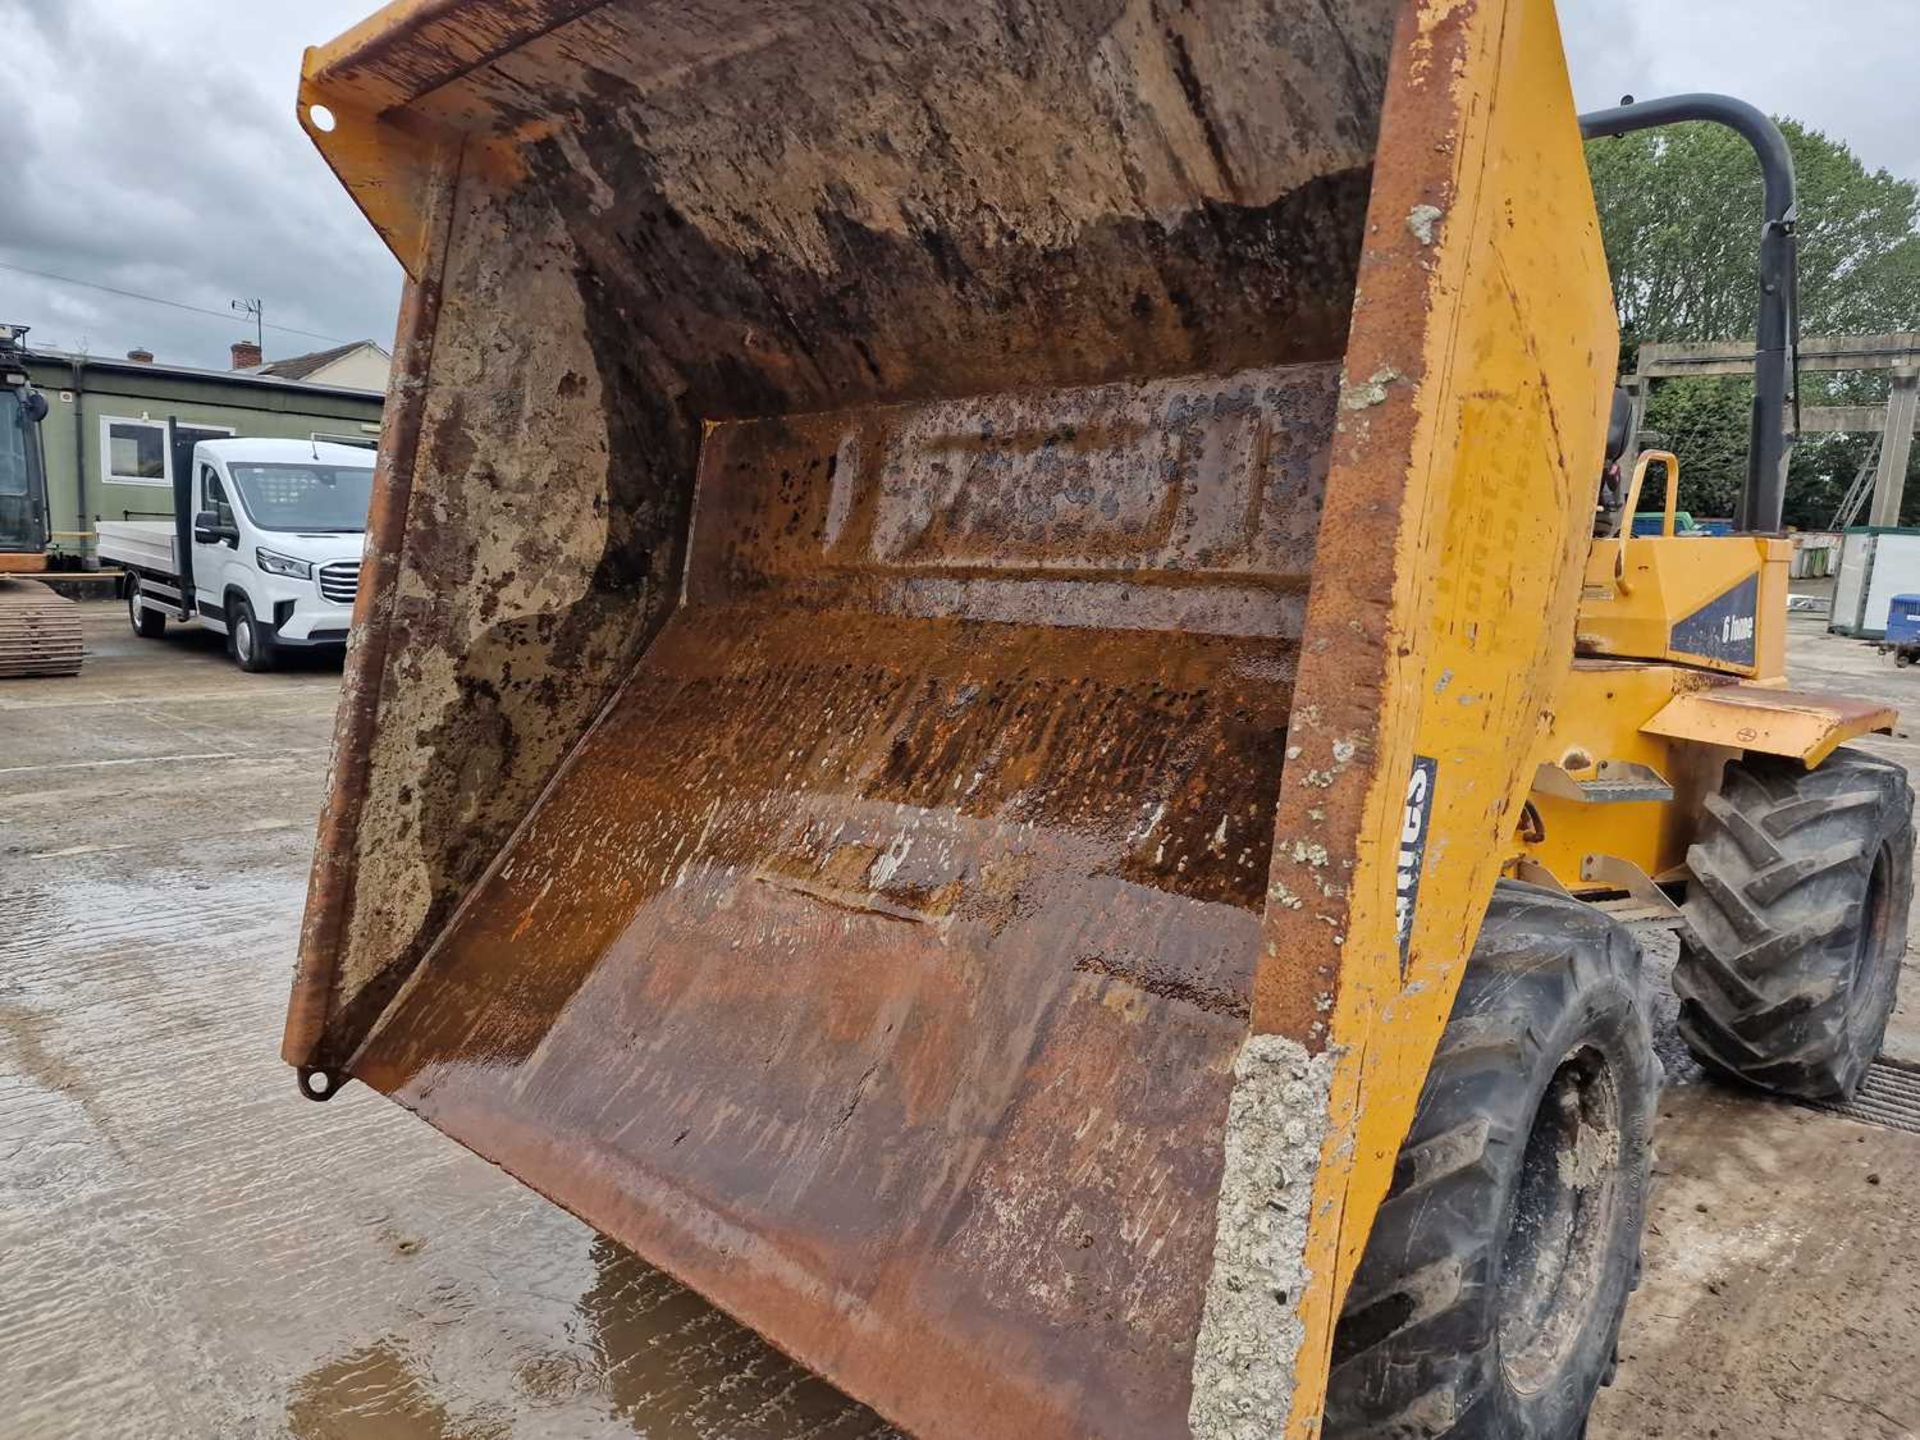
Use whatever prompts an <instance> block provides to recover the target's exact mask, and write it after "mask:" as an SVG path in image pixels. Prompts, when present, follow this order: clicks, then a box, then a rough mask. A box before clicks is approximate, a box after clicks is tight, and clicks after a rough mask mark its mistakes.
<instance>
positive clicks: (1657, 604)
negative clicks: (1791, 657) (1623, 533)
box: [1577, 535, 1793, 681]
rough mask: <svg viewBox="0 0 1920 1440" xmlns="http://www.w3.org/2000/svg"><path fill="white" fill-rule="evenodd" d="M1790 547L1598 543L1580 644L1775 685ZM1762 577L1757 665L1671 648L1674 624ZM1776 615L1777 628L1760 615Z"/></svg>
mask: <svg viewBox="0 0 1920 1440" xmlns="http://www.w3.org/2000/svg"><path fill="white" fill-rule="evenodd" d="M1792 556H1793V547H1792V545H1791V544H1790V543H1789V542H1787V541H1785V540H1779V539H1775V538H1772V537H1770V536H1765V535H1728V536H1675V537H1664V536H1659V535H1642V536H1634V537H1632V538H1629V539H1626V540H1624V541H1618V540H1604V541H1598V542H1596V543H1595V545H1594V547H1593V553H1592V555H1591V557H1590V558H1589V560H1588V562H1587V584H1586V593H1585V596H1584V598H1583V600H1582V602H1581V605H1580V629H1579V635H1578V640H1577V644H1578V647H1579V651H1580V653H1581V654H1583V655H1613V656H1629V657H1635V658H1648V659H1670V660H1674V661H1676V662H1679V663H1682V664H1687V665H1694V666H1698V667H1700V668H1702V669H1706V670H1717V671H1722V672H1724V673H1726V674H1729V675H1739V676H1746V677H1752V678H1756V679H1761V680H1773V681H1779V680H1781V679H1784V677H1785V674H1786V659H1787V654H1786V626H1785V624H1784V619H1785V615H1786V605H1787V566H1788V562H1789V561H1790V560H1791V559H1792ZM1750 576H1757V577H1758V580H1759V598H1758V604H1757V607H1756V611H1755V617H1756V624H1755V628H1754V641H1755V649H1756V654H1755V663H1753V664H1752V665H1745V664H1740V663H1738V662H1734V661H1728V660H1723V659H1719V658H1716V657H1714V656H1711V655H1702V654H1698V653H1694V652H1689V651H1685V650H1681V649H1679V648H1676V647H1675V645H1673V644H1672V643H1671V640H1670V637H1671V635H1672V631H1673V627H1674V625H1675V624H1676V623H1677V622H1678V621H1680V620H1682V619H1684V618H1685V617H1686V616H1688V615H1690V614H1692V613H1694V612H1695V611H1697V610H1700V609H1702V608H1704V607H1706V606H1708V605H1710V604H1712V603H1713V601H1714V600H1716V599H1718V598H1719V597H1721V596H1723V595H1725V594H1727V593H1728V592H1729V591H1731V590H1734V589H1735V588H1736V587H1738V586H1739V585H1740V584H1741V583H1742V582H1744V581H1745V580H1747V579H1748V578H1749V577H1750ZM1766 615H1774V616H1777V617H1779V618H1778V620H1776V621H1775V622H1774V623H1771V624H1769V623H1766V622H1764V621H1760V620H1759V617H1760V616H1766Z"/></svg>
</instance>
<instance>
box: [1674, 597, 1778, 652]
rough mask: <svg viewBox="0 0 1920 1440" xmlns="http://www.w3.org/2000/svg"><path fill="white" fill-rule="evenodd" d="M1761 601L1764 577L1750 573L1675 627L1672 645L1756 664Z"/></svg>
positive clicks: (1676, 648) (1682, 649) (1680, 650)
mask: <svg viewBox="0 0 1920 1440" xmlns="http://www.w3.org/2000/svg"><path fill="white" fill-rule="evenodd" d="M1759 604H1760V577H1759V576H1757V575H1749V576H1748V577H1747V578H1746V579H1744V580H1742V581H1741V582H1740V583H1739V584H1738V585H1736V586H1734V587H1733V588H1732V589H1731V590H1729V591H1727V592H1726V593H1725V594H1724V595H1718V596H1715V597H1714V598H1713V599H1712V600H1709V601H1708V602H1707V603H1706V604H1705V605H1702V606H1701V607H1700V608H1699V609H1698V610H1696V611H1694V612H1693V613H1692V614H1691V615H1689V616H1687V617H1686V618H1685V619H1684V620H1681V621H1680V622H1679V623H1678V624H1676V625H1675V626H1674V627H1673V631H1672V633H1671V635H1670V636H1669V637H1668V641H1667V644H1668V646H1669V647H1670V648H1671V649H1673V650H1676V651H1678V652H1679V653H1681V654H1683V655H1699V656H1701V657H1703V658H1704V659H1708V660H1718V661H1721V662H1722V663H1724V664H1730V665H1751V664H1753V663H1754V648H1753V617H1754V612H1755V611H1756V610H1757V609H1758V608H1759Z"/></svg>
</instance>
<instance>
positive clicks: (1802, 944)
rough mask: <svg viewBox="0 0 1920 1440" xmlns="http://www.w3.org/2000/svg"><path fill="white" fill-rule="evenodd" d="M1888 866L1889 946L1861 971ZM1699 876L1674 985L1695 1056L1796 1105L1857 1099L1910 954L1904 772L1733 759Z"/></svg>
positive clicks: (1715, 800)
mask: <svg viewBox="0 0 1920 1440" xmlns="http://www.w3.org/2000/svg"><path fill="white" fill-rule="evenodd" d="M1882 857H1884V860H1885V866H1886V868H1885V870H1884V871H1883V875H1884V879H1883V881H1882V884H1883V885H1884V887H1885V891H1886V906H1887V908H1886V910H1885V912H1884V916H1883V919H1882V921H1881V924H1882V925H1883V935H1884V937H1885V938H1884V939H1883V940H1882V941H1881V942H1880V943H1878V945H1877V946H1876V948H1875V949H1874V952H1873V953H1871V954H1869V955H1867V956H1866V957H1865V959H1864V961H1862V959H1861V951H1860V950H1859V948H1858V947H1859V945H1860V944H1861V935H1860V927H1861V926H1862V925H1863V924H1867V923H1870V921H1869V920H1868V918H1867V917H1866V916H1865V909H1866V902H1867V900H1868V898H1869V896H1868V892H1869V888H1870V882H1871V879H1872V876H1873V873H1874V867H1875V863H1876V861H1877V860H1880V859H1881V858H1882ZM1687 865H1688V869H1689V870H1690V871H1691V872H1692V876H1693V882H1694V883H1692V884H1691V885H1689V886H1688V893H1687V901H1686V905H1685V906H1684V907H1683V911H1682V915H1683V924H1682V928H1681V933H1680V960H1679V964H1678V965H1677V966H1676V967H1675V970H1674V976H1673V988H1674V992H1675V994H1676V995H1678V997H1679V999H1680V1033H1681V1035H1682V1036H1683V1037H1684V1038H1685V1039H1686V1042H1687V1045H1688V1048H1689V1049H1691V1050H1692V1051H1693V1053H1694V1054H1695V1056H1697V1057H1698V1058H1699V1060H1700V1061H1701V1063H1702V1064H1703V1065H1705V1066H1706V1067H1707V1068H1708V1069H1709V1070H1712V1071H1715V1072H1717V1073H1719V1074H1721V1075H1724V1076H1727V1077H1729V1078H1733V1079H1737V1080H1742V1081H1745V1082H1747V1083H1749V1084H1753V1085H1757V1086H1760V1087H1762V1088H1764V1089H1769V1090H1774V1091H1778V1092H1780V1093H1782V1094H1785V1095H1790V1096H1794V1097H1796V1098H1800V1099H1809V1100H1817V1099H1828V1098H1833V1097H1836V1096H1843V1095H1848V1094H1851V1093H1852V1091H1853V1090H1854V1088H1855V1087H1856V1086H1857V1085H1858V1084H1859V1082H1860V1079H1861V1077H1862V1076H1863V1075H1864V1074H1865V1073H1866V1069H1867V1066H1868V1065H1869V1064H1870V1063H1872V1060H1873V1057H1874V1056H1875V1055H1876V1054H1878V1053H1879V1050H1880V1044H1881V1041H1882V1040H1883V1038H1884V1037H1885V1034H1886V1026H1887V1018H1888V1016H1889V1015H1890V1014H1891V1013H1892V1009H1893V1001H1894V996H1895V989H1896V987H1897V985H1898V982H1899V971H1900V959H1901V954H1902V952H1903V951H1904V949H1905V936H1906V930H1907V910H1908V905H1909V902H1910V894H1911V890H1912V874H1913V790H1912V786H1911V784H1910V783H1909V781H1908V779H1907V773H1906V771H1905V770H1904V769H1903V768H1902V767H1901V766H1899V765H1898V764H1895V763H1894V762H1892V761H1890V760H1884V759H1881V758H1880V757H1878V756H1875V755H1869V754H1867V753H1866V752H1865V751H1861V750H1854V749H1841V750H1837V751H1835V752H1834V753H1833V755H1832V756H1831V757H1829V758H1828V759H1827V761H1826V762H1825V763H1824V764H1822V765H1820V766H1818V767H1817V768H1815V769H1813V770H1807V769H1806V768H1804V767H1803V766H1802V765H1801V764H1800V763H1799V762H1798V761H1795V760H1787V759H1781V758H1778V757H1774V756H1761V755H1755V756H1749V757H1747V758H1746V759H1744V760H1737V761H1734V762H1732V763H1730V764H1729V765H1728V766H1727V769H1726V776H1725V779H1724V780H1723V782H1722V785H1721V790H1720V793H1719V794H1717V795H1713V796H1710V797H1709V798H1708V800H1707V802H1706V806H1705V811H1704V814H1703V816H1702V821H1701V830H1700V835H1699V838H1698V839H1697V841H1696V842H1695V843H1694V844H1693V845H1692V846H1691V847H1690V848H1689V849H1688V852H1687ZM1868 943H1869V944H1870V945H1871V944H1873V943H1874V942H1872V941H1871V940H1870V941H1869V942H1868ZM1862 964H1864V965H1865V966H1866V967H1867V970H1866V974H1865V975H1864V977H1863V978H1862V980H1861V981H1860V983H1859V984H1856V977H1855V971H1856V968H1858V967H1859V966H1860V965H1862ZM1863 986H1864V989H1863V988H1862V987H1863Z"/></svg>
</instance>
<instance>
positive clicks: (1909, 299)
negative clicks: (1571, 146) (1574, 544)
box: [1587, 120, 1920, 526]
mask: <svg viewBox="0 0 1920 1440" xmlns="http://www.w3.org/2000/svg"><path fill="white" fill-rule="evenodd" d="M1779 123H1780V128H1781V130H1782V131H1783V132H1784V133H1785V135H1786V137H1787V144H1788V146H1789V148H1791V150H1792V151H1793V157H1794V165H1795V169H1796V171H1797V172H1798V176H1799V182H1800V324H1801V333H1802V334H1804V335H1846V334H1862V333H1872V332H1878V331H1887V330H1916V329H1920V185H1916V184H1914V183H1913V182H1912V181H1908V180H1902V179H1900V178H1898V177H1897V176H1894V175H1891V174H1889V173H1888V172H1887V171H1885V170H1877V171H1875V170H1869V169H1867V167H1866V166H1865V165H1864V164H1862V163H1861V161H1860V159H1859V157H1858V156H1856V155H1855V154H1854V153H1853V152H1852V150H1850V149H1849V148H1848V147H1847V146H1846V145H1845V144H1844V143H1843V142H1841V141H1838V140H1835V139H1832V138H1830V137H1829V136H1826V135H1823V134H1821V133H1820V132H1819V131H1817V130H1811V129H1808V128H1807V127H1805V126H1803V125H1800V124H1798V123H1796V122H1794V121H1792V120H1781V121H1780V122H1779ZM1587 161H1588V166H1589V169H1590V170H1591V173H1592V176H1593V187H1594V195H1595V198H1596V199H1597V201H1598V202H1599V207H1600V224H1601V233H1602V236H1603V238H1604V240H1605V243H1606V248H1607V261H1608V264H1609V266H1610V267H1611V269H1612V272H1613V280H1614V296H1615V300H1616V302H1617V304H1618V307H1619V312H1620V362H1621V370H1622V373H1623V374H1624V373H1627V372H1630V371H1631V370H1632V368H1633V364H1634V360H1635V357H1636V356H1637V354H1638V352H1639V347H1640V346H1641V345H1642V344H1643V343H1646V342H1649V341H1672V340H1734V339H1740V338H1743V337H1745V336H1750V335H1752V334H1753V326H1754V313H1755V310H1756V307H1757V303H1758V299H1759V296H1758V283H1759V282H1758V273H1757V270H1758V262H1759V217H1760V213H1761V179H1760V166H1759V162H1758V160H1756V159H1755V157H1754V154H1753V152H1752V150H1751V149H1750V148H1749V147H1748V145H1747V143H1746V141H1744V140H1742V139H1741V138H1740V137H1739V136H1738V135H1736V134H1734V133H1733V132H1732V131H1730V130H1728V129H1726V128H1725V127H1723V126H1719V125H1708V124H1695V125H1678V126H1672V127H1669V128H1666V129H1661V130H1648V131H1642V132H1641V133H1639V134H1637V135H1629V136H1625V137H1622V138H1620V139H1609V140H1597V141H1595V142H1593V143H1592V144H1590V145H1589V146H1588V147H1587ZM1885 386H1886V379H1885V377H1884V376H1876V375H1858V376H1849V375H1839V376H1821V375H1809V376H1807V377H1805V380H1804V383H1803V386H1802V398H1803V400H1804V402H1805V403H1807V404H1810V405H1813V404H1825V403H1849V404H1873V403H1876V401H1877V400H1878V399H1884V398H1885V395H1886V389H1885ZM1752 395H1753V387H1752V385H1751V383H1750V382H1748V381H1746V380H1741V379H1735V380H1725V379H1700V380H1674V381H1668V382H1665V383H1663V384H1661V385H1659V386H1657V387H1656V388H1655V391H1654V394H1653V396H1652V397H1651V398H1650V400H1649V404H1648V412H1647V427H1648V428H1649V429H1651V430H1654V431H1656V432H1659V433H1660V434H1662V435H1663V436H1664V437H1665V438H1666V440H1667V441H1668V443H1669V446H1670V448H1672V449H1674V450H1675V451H1676V452H1677V453H1678V454H1679V455H1680V459H1681V503H1682V505H1683V507H1684V508H1686V509H1688V510H1691V511H1693V512H1694V513H1696V514H1699V515H1727V514H1730V513H1731V512H1732V506H1733V501H1734V499H1735V497H1737V495H1738V494H1739V490H1740V486H1741V484H1742V482H1743V481H1744V478H1745V474H1746V454H1747V433H1748V425H1749V415H1750V406H1751V404H1752ZM1870 443H1871V442H1870V441H1869V440H1868V439H1867V438H1866V437H1854V436H1831V437H1821V438H1820V439H1817V440H1810V441H1808V442H1806V443H1805V444H1803V445H1801V446H1800V447H1798V448H1797V450H1796V452H1795V455H1794V460H1793V467H1792V469H1791V471H1790V472H1789V476H1788V484H1787V514H1786V519H1787V523H1788V524H1790V525H1799V526H1824V525H1826V524H1827V523H1828V522H1829V521H1830V520H1831V518H1832V515H1833V512H1834V509H1835V508H1836V506H1837V505H1838V504H1839V502H1840V499H1841V497H1842V496H1843V495H1844V493H1845V491H1846V488H1847V486H1848V484H1849V483H1850V482H1851V481H1852V479H1853V476H1854V473H1855V472H1856V471H1857V470H1858V468H1859V465H1860V462H1861V460H1862V459H1863V458H1864V457H1865V454H1866V451H1867V449H1868V446H1869V445H1870ZM1915 458H1916V470H1920V453H1917V454H1916V457H1915ZM1908 494H1909V497H1910V498H1913V497H1915V488H1914V487H1913V486H1912V485H1910V486H1909V489H1908ZM1916 504H1920V500H1916Z"/></svg>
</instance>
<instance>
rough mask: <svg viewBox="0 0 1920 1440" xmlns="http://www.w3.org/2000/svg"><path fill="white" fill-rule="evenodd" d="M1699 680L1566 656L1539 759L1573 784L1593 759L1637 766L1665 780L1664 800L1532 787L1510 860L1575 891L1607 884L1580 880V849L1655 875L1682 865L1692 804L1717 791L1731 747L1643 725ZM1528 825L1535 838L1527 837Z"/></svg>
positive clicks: (1693, 819)
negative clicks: (1595, 798) (1585, 796)
mask: <svg viewBox="0 0 1920 1440" xmlns="http://www.w3.org/2000/svg"><path fill="white" fill-rule="evenodd" d="M1703 683H1706V684H1711V683H1714V682H1713V681H1712V679H1711V678H1710V677H1707V676H1703V675H1702V674H1700V673H1699V672H1698V671H1691V670H1686V669H1682V668H1681V667H1679V666H1675V665H1647V664H1636V663H1633V662H1629V661H1609V660H1579V661H1576V662H1575V663H1574V666H1573V669H1572V671H1571V672H1570V673H1569V675H1568V677H1567V683H1566V686H1565V688H1564V689H1563V690H1562V692H1561V698H1560V703H1559V706H1558V707H1557V709H1556V712H1555V716H1554V721H1553V725H1552V726H1551V728H1550V729H1549V730H1548V732H1547V734H1546V736H1545V737H1544V739H1543V740H1542V743H1541V749H1540V752H1539V759H1540V761H1541V763H1543V764H1551V765H1558V766H1560V767H1562V768H1563V769H1564V770H1565V771H1566V772H1567V773H1568V774H1569V775H1570V776H1571V777H1572V778H1573V779H1574V780H1576V781H1578V780H1586V779H1591V778H1592V777H1593V776H1594V775H1595V774H1596V773H1597V771H1598V767H1599V764H1600V762H1601V761H1603V760H1610V761H1624V762H1627V763H1629V764H1637V765H1645V766H1647V767H1648V768H1649V769H1651V770H1653V771H1654V772H1655V773H1657V774H1658V775H1660V776H1661V777H1663V778H1664V779H1666V780H1667V781H1668V782H1669V783H1670V784H1671V785H1672V786H1673V792H1674V798H1673V799H1672V800H1671V801H1668V802H1660V801H1649V802H1629V803H1625V804H1605V805H1595V804H1588V803H1583V802H1581V801H1577V800H1569V799H1566V798H1564V797H1561V796H1557V795H1550V794H1547V793H1544V792H1542V791H1540V790H1536V791H1535V792H1534V793H1533V794H1532V795H1531V796H1530V797H1529V802H1528V803H1529V805H1530V806H1531V807H1532V810H1533V812H1534V813H1533V815H1532V816H1530V817H1523V818H1522V821H1521V825H1520V838H1519V839H1517V840H1516V849H1515V851H1514V855H1513V857H1512V858H1513V860H1514V861H1515V862H1518V861H1519V860H1521V859H1526V860H1531V861H1533V862H1535V863H1536V864H1539V865H1543V866H1545V867H1546V868H1547V869H1548V870H1550V871H1551V872H1553V876H1554V878H1555V879H1557V880H1558V881H1559V882H1560V883H1561V884H1562V885H1563V886H1564V887H1566V888H1567V889H1568V890H1572V891H1575V892H1576V893H1577V892H1579V891H1582V890H1602V889H1605V888H1607V887H1606V886H1604V885H1596V884H1592V883H1590V882H1588V881H1587V880H1586V879H1585V877H1584V875H1583V870H1584V868H1585V866H1584V862H1585V860H1586V858H1587V857H1588V856H1590V855H1608V856H1614V857H1617V858H1620V859H1623V860H1628V861H1631V862H1632V863H1633V864H1635V865H1637V866H1639V868H1640V869H1642V870H1644V871H1645V872H1646V873H1647V874H1648V875H1650V876H1652V877H1653V878H1654V879H1656V880H1658V879H1663V878H1670V877H1672V876H1673V875H1674V873H1675V872H1677V871H1678V870H1679V869H1680V867H1682V866H1683V865H1685V863H1686V858H1687V846H1688V845H1689V844H1691V843H1692V839H1693V834H1694V830H1695V826H1696V824H1697V821H1698V816H1699V811H1700V802H1701V801H1702V800H1703V799H1704V798H1705V797H1706V796H1707V795H1708V794H1711V793H1712V792H1713V791H1715V790H1717V789H1718V788H1719V784H1720V770H1721V767H1722V766H1724V765H1725V763H1726V762H1727V761H1728V760H1730V759H1732V758H1733V757H1734V756H1735V755H1737V754H1738V753H1739V749H1738V748H1737V747H1735V746H1731V745H1713V744H1706V743H1702V742H1701V741H1700V740H1699V739H1698V738H1697V737H1692V736H1671V735H1655V734H1652V733H1650V732H1649V731H1647V730H1646V729H1645V728H1644V727H1645V726H1646V725H1647V724H1648V723H1649V722H1650V721H1651V720H1653V719H1654V717H1656V716H1658V715H1660V714H1661V713H1663V712H1664V711H1665V710H1666V709H1667V707H1668V706H1670V705H1671V704H1672V703H1673V702H1674V700H1675V697H1676V696H1686V695H1689V694H1692V693H1694V692H1696V691H1698V689H1699V687H1700V686H1701V685H1702V684H1703ZM1530 830H1532V831H1535V832H1536V833H1538V834H1539V837H1540V838H1538V839H1533V840H1528V839H1527V838H1526V834H1527V832H1528V831H1530Z"/></svg>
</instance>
